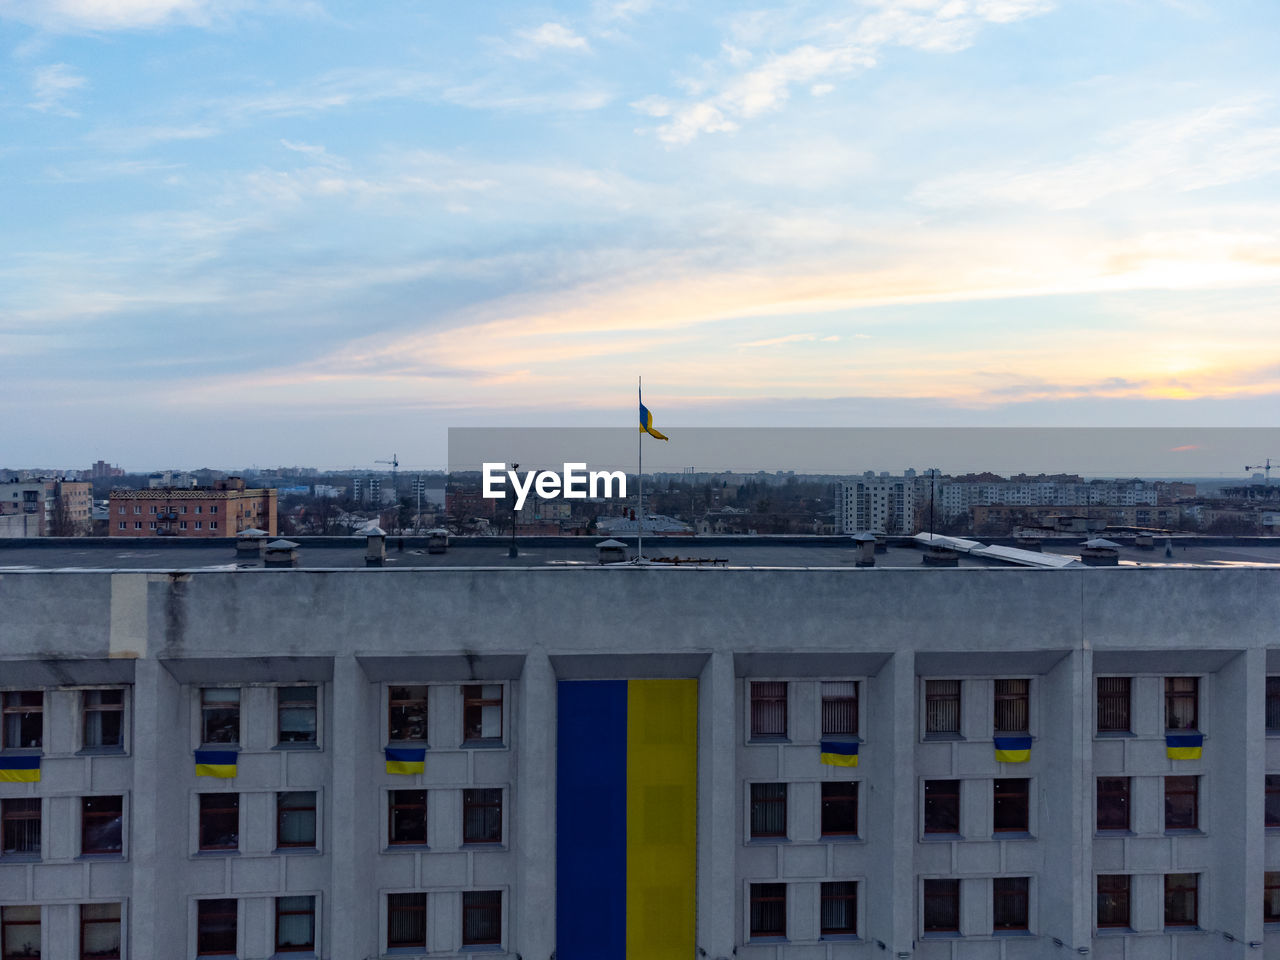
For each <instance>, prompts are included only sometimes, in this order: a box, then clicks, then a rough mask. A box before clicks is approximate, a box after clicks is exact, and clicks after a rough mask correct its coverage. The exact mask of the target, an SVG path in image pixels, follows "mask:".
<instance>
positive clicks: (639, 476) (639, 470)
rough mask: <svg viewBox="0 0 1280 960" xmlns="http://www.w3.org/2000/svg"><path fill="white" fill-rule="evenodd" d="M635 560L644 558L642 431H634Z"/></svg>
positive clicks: (638, 396) (638, 383)
mask: <svg viewBox="0 0 1280 960" xmlns="http://www.w3.org/2000/svg"><path fill="white" fill-rule="evenodd" d="M641 379H642V378H640V377H636V400H637V401H639V405H640V406H644V396H643V395H642V394H641V392H640V386H641ZM636 523H637V526H636V560H637V561H639V560H642V559H644V431H643V430H637V431H636Z"/></svg>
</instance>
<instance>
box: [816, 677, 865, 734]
mask: <svg viewBox="0 0 1280 960" xmlns="http://www.w3.org/2000/svg"><path fill="white" fill-rule="evenodd" d="M840 734H843V735H845V736H850V737H855V736H857V735H858V682H857V681H856V680H840V681H834V682H832V681H828V682H825V683H823V684H822V735H823V736H824V737H825V736H831V735H840Z"/></svg>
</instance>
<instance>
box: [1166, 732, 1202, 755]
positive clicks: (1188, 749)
mask: <svg viewBox="0 0 1280 960" xmlns="http://www.w3.org/2000/svg"><path fill="white" fill-rule="evenodd" d="M1203 747H1204V734H1203V733H1171V734H1169V735H1168V736H1166V737H1165V738H1164V755H1165V756H1166V757H1168V758H1169V759H1170V760H1199V759H1200V753H1201V750H1202V749H1203Z"/></svg>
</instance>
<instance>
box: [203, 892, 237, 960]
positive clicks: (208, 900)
mask: <svg viewBox="0 0 1280 960" xmlns="http://www.w3.org/2000/svg"><path fill="white" fill-rule="evenodd" d="M214 903H217V904H227V903H229V904H231V910H230V912H229V913H228V912H227V911H226V910H225V908H224V909H223V910H222V911H221V912H214V911H213V910H210V911H208V915H206V914H205V911H204V910H203V907H204V905H205V904H214ZM195 914H196V917H195V923H194V924H193V925H192V927H193V929H194V931H195V941H196V944H195V946H196V956H197V957H234V956H236V955H237V954H238V953H239V943H240V901H239V899H238V898H236V897H201V898H199V899H197V900H196V901H195ZM227 916H230V917H231V939H232V940H233V941H234V942H233V944H232V947H231V949H230V950H229V951H228V950H225V949H220V948H219V949H213V950H208V949H202V948H201V946H200V940H201V937H202V935H203V936H208V934H207V933H206V932H205V931H202V930H201V929H200V928H201V921H206V920H210V919H217V918H225V917H227Z"/></svg>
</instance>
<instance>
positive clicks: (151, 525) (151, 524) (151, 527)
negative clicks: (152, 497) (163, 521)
mask: <svg viewBox="0 0 1280 960" xmlns="http://www.w3.org/2000/svg"><path fill="white" fill-rule="evenodd" d="M151 509H152V511H153V512H154V511H155V507H152V508H151ZM155 528H156V522H155V521H154V520H149V521H147V529H148V530H154V529H155Z"/></svg>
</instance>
